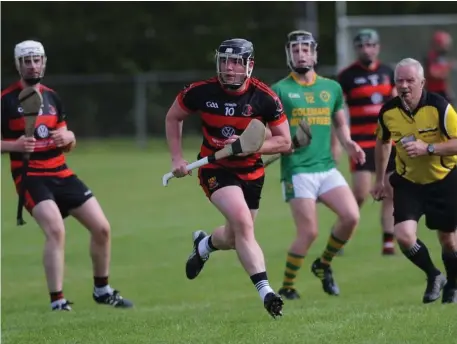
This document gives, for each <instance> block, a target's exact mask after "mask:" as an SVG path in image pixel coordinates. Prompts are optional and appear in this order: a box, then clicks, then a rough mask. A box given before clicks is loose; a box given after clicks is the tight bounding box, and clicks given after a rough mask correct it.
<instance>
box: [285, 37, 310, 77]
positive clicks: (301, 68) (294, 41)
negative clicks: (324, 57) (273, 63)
mask: <svg viewBox="0 0 457 344" xmlns="http://www.w3.org/2000/svg"><path fill="white" fill-rule="evenodd" d="M302 45H307V46H308V47H309V50H308V51H309V53H308V56H305V57H304V58H305V59H306V61H303V62H300V61H295V59H294V54H293V49H294V48H296V47H297V46H298V49H299V51H301V46H302ZM285 48H286V56H287V65H288V66H289V68H290V69H291V70H292V71H294V72H296V73H298V74H306V73H307V72H308V71H310V70H311V69H313V68H314V65H315V64H316V63H317V52H316V49H317V42H316V40H315V39H314V37H313V34H312V33H311V32H308V31H303V30H298V31H292V32H290V33H289V34H288V35H287V42H286V46H285Z"/></svg>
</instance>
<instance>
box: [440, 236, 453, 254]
mask: <svg viewBox="0 0 457 344" xmlns="http://www.w3.org/2000/svg"><path fill="white" fill-rule="evenodd" d="M438 239H439V241H440V244H441V247H442V248H443V251H445V252H455V251H457V233H456V232H451V233H445V232H438Z"/></svg>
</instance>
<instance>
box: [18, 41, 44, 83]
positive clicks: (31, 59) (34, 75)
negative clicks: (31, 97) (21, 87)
mask: <svg viewBox="0 0 457 344" xmlns="http://www.w3.org/2000/svg"><path fill="white" fill-rule="evenodd" d="M14 61H15V64H16V69H17V71H18V73H19V75H20V77H21V78H22V80H24V81H25V83H27V84H28V85H30V86H33V85H36V84H37V83H39V82H40V81H41V79H42V78H43V77H44V73H45V70H46V61H47V57H46V54H45V51H44V47H43V45H42V44H41V43H40V42H36V41H24V42H21V43H19V44H17V45H16V47H15V49H14Z"/></svg>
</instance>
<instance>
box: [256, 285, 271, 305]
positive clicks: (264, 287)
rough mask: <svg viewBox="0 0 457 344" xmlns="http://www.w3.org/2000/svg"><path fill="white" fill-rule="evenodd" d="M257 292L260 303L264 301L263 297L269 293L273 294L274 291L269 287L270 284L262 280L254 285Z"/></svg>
mask: <svg viewBox="0 0 457 344" xmlns="http://www.w3.org/2000/svg"><path fill="white" fill-rule="evenodd" d="M255 287H256V289H257V291H258V292H259V295H260V298H261V299H262V301H263V300H264V299H265V296H266V295H267V294H269V293H274V290H273V289H272V288H271V287H270V283H268V281H267V280H262V281H260V282H258V283H257V284H256V285H255Z"/></svg>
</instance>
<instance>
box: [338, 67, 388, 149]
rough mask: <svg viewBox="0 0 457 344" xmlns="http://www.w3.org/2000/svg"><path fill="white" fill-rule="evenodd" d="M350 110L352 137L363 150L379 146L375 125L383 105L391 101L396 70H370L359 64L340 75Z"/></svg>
mask: <svg viewBox="0 0 457 344" xmlns="http://www.w3.org/2000/svg"><path fill="white" fill-rule="evenodd" d="M338 82H339V83H340V85H341V87H342V89H343V93H344V95H345V98H346V104H347V106H348V108H349V116H350V128H351V138H352V140H354V141H355V142H357V143H358V144H359V145H360V147H362V148H364V149H366V148H373V147H374V146H375V145H376V135H375V131H376V125H377V120H378V114H379V111H380V110H381V108H382V106H383V104H384V103H385V102H387V101H388V100H390V99H391V98H392V91H393V89H394V86H395V80H394V71H393V70H392V68H390V67H389V66H387V65H385V64H382V63H376V64H375V65H374V66H373V67H372V68H367V67H365V66H363V65H362V64H360V63H358V62H356V63H353V64H352V65H350V66H349V67H348V68H346V69H344V70H343V71H342V72H341V73H340V74H339V75H338Z"/></svg>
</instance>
